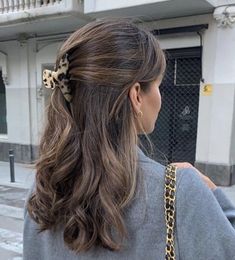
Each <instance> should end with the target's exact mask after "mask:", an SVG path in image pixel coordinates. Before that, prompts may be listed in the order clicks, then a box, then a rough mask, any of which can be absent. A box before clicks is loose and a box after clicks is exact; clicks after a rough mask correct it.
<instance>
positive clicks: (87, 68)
mask: <svg viewBox="0 0 235 260" xmlns="http://www.w3.org/2000/svg"><path fill="white" fill-rule="evenodd" d="M66 54H67V55H68V59H69V69H68V73H69V75H70V81H69V86H70V88H71V90H72V96H73V98H72V101H71V103H68V102H67V101H66V100H65V99H64V96H63V94H62V92H61V91H60V89H59V88H55V89H54V90H53V92H52V96H51V101H50V104H49V107H48V112H47V124H46V127H45V130H44V133H43V136H42V138H41V142H40V147H39V154H40V156H39V159H38V161H37V163H36V189H35V192H34V193H32V195H31V197H30V199H29V201H28V204H27V208H28V212H29V214H30V216H31V217H32V218H33V219H34V220H35V221H36V222H37V223H38V224H39V227H40V232H42V231H45V230H52V231H54V230H56V229H57V228H58V227H59V226H60V227H63V237H64V241H65V244H66V245H67V246H68V247H69V248H70V249H72V250H74V251H75V252H77V253H78V252H81V251H86V250H89V249H90V248H91V247H93V246H101V247H104V248H108V249H110V250H119V249H121V246H122V242H123V239H124V238H126V237H127V235H128V234H127V229H126V227H125V221H124V216H123V210H124V208H125V207H127V206H128V205H129V204H130V202H131V200H132V199H133V197H134V195H135V192H136V187H137V180H138V165H137V144H138V137H137V131H136V125H135V122H136V120H137V119H136V115H135V113H134V109H133V108H132V105H131V101H130V99H129V97H128V92H129V90H130V88H131V86H132V85H133V84H134V83H135V82H139V83H140V85H141V89H142V90H143V91H144V92H147V91H148V90H149V87H150V84H151V83H152V82H153V81H154V80H156V79H157V78H158V77H160V76H161V75H162V74H163V73H164V70H165V57H164V54H163V51H162V50H161V49H160V47H159V44H158V42H157V40H156V39H155V37H154V36H153V35H152V34H151V33H150V32H148V31H145V30H144V29H140V28H138V26H137V25H135V24H133V23H132V22H130V21H128V20H126V19H125V20H124V19H122V20H117V19H112V20H110V19H104V20H98V21H94V22H91V23H88V24H87V25H85V26H84V27H82V28H80V29H78V30H77V31H76V32H74V33H73V34H72V35H71V36H70V37H69V38H68V39H67V41H66V42H65V43H64V44H63V46H62V47H61V49H60V51H59V53H58V56H57V61H56V64H57V66H58V64H59V61H60V59H61V58H62V57H63V56H64V55H66Z"/></svg>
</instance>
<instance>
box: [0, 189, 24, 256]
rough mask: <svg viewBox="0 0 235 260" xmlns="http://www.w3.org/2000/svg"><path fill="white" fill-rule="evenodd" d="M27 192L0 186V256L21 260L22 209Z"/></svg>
mask: <svg viewBox="0 0 235 260" xmlns="http://www.w3.org/2000/svg"><path fill="white" fill-rule="evenodd" d="M27 192H28V190H27V189H23V188H16V187H9V186H5V185H0V256H1V259H4V260H20V259H22V250H23V245H22V231H23V207H24V200H25V197H26V195H27Z"/></svg>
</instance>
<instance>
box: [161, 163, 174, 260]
mask: <svg viewBox="0 0 235 260" xmlns="http://www.w3.org/2000/svg"><path fill="white" fill-rule="evenodd" d="M175 190H176V166H173V165H167V167H166V172H165V194H164V203H165V219H166V230H167V234H166V249H165V260H175V247H174V225H175Z"/></svg>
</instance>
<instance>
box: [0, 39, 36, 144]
mask: <svg viewBox="0 0 235 260" xmlns="http://www.w3.org/2000/svg"><path fill="white" fill-rule="evenodd" d="M0 50H1V51H3V52H5V53H6V54H7V61H8V81H9V85H7V86H6V105H7V124H8V134H7V136H6V137H5V138H0V141H1V142H4V141H5V142H14V143H19V144H29V143H30V139H31V136H30V106H29V95H30V94H29V81H28V77H29V74H28V57H27V52H28V46H27V45H23V46H21V45H20V43H19V42H16V41H12V42H7V43H0Z"/></svg>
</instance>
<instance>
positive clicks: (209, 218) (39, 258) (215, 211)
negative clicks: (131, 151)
mask: <svg viewBox="0 0 235 260" xmlns="http://www.w3.org/2000/svg"><path fill="white" fill-rule="evenodd" d="M139 167H141V169H142V171H143V176H144V178H143V184H144V189H140V192H138V193H137V196H136V198H135V199H134V200H133V202H132V204H131V206H130V207H129V208H128V209H127V210H126V214H125V221H126V227H127V229H128V233H129V238H128V239H127V241H126V243H125V247H124V249H123V250H122V251H121V252H111V251H109V250H107V249H103V248H94V249H92V250H90V251H89V252H86V253H80V254H78V255H75V254H74V253H73V252H72V251H70V250H69V249H68V248H67V247H66V246H65V245H64V242H63V238H62V231H58V232H57V233H55V234H54V233H52V232H50V231H45V232H43V233H41V234H39V235H38V234H37V230H36V229H37V224H36V223H35V222H34V221H33V220H32V219H31V218H30V216H29V214H28V212H27V211H26V210H25V220H24V234H23V246H24V248H23V257H24V258H23V259H24V260H74V259H79V260H80V259H81V260H85V259H87V260H91V259H97V260H105V259H118V260H120V259H123V260H124V259H128V260H132V259H133V260H141V259H144V260H162V259H164V255H165V237H166V226H165V219H164V204H163V203H164V200H163V194H164V170H165V167H164V166H162V165H161V164H159V163H157V162H155V161H153V160H151V159H150V158H148V157H146V156H145V155H144V153H143V152H142V151H141V150H139ZM176 189H177V192H176V230H175V249H176V259H180V260H235V206H234V205H233V204H232V203H231V201H230V200H229V199H228V198H227V197H226V196H225V194H224V193H223V191H222V190H221V189H220V188H217V189H215V190H214V191H211V190H210V189H209V188H207V186H206V185H205V184H204V182H203V181H202V180H201V178H200V177H199V176H198V175H197V173H196V172H195V171H194V170H193V169H181V170H180V169H178V170H177V188H176ZM32 190H33V186H32ZM141 190H144V192H142V191H141ZM30 193H31V191H30ZM30 193H29V194H30Z"/></svg>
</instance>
